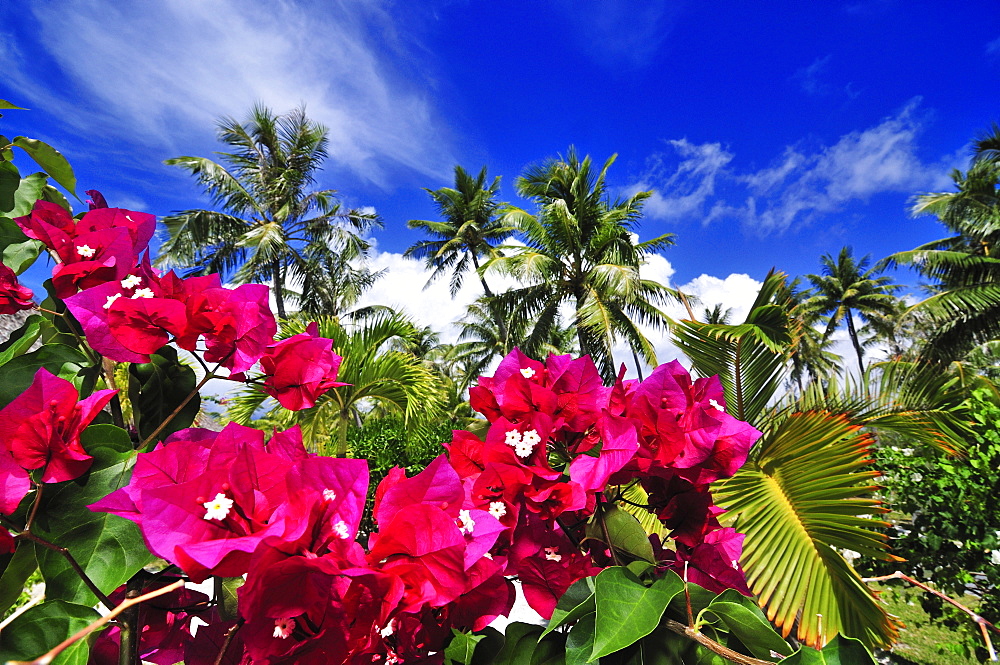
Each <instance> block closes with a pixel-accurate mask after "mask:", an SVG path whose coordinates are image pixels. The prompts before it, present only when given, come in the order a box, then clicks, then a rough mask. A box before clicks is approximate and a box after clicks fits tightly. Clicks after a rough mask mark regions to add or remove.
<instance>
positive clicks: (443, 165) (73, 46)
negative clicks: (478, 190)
mask: <svg viewBox="0 0 1000 665" xmlns="http://www.w3.org/2000/svg"><path fill="white" fill-rule="evenodd" d="M25 11H31V12H33V14H34V17H35V20H36V21H37V23H38V26H39V31H38V33H37V39H38V42H39V44H40V45H41V47H42V48H44V49H45V51H46V52H47V54H48V56H49V57H51V59H52V61H54V62H55V63H56V64H57V65H58V67H59V69H60V74H61V76H64V77H65V81H66V85H61V86H55V85H50V82H48V81H46V83H45V85H44V86H43V85H41V81H42V80H43V78H42V76H43V74H42V73H41V70H40V69H38V68H36V67H35V65H34V63H33V60H31V59H28V58H26V57H24V55H23V53H20V52H18V51H17V50H15V49H14V48H13V47H11V46H8V47H6V48H0V69H2V70H4V72H5V75H6V76H7V77H8V78H9V79H10V80H11V83H13V84H14V85H16V87H18V89H20V90H22V91H23V92H24V93H25V94H27V95H28V96H29V97H31V98H32V103H34V104H36V105H40V106H42V107H45V108H47V109H48V110H50V111H52V112H54V113H56V114H58V115H59V116H60V117H61V118H62V119H63V120H65V121H66V122H75V123H77V125H78V128H79V129H81V130H86V131H87V133H88V134H89V135H91V136H92V137H95V138H96V136H100V138H101V140H102V141H107V140H108V139H109V138H113V139H115V140H120V141H131V140H136V139H135V137H136V136H140V137H142V138H141V139H139V140H141V141H144V142H146V143H147V144H149V145H153V146H156V147H157V148H161V149H166V150H170V151H171V152H173V153H177V152H178V151H179V148H178V146H185V148H184V149H185V150H188V149H190V148H189V146H190V145H191V143H192V142H194V141H193V137H198V138H200V139H202V143H203V144H207V143H208V142H209V141H210V140H211V139H210V136H209V135H210V133H211V131H212V128H213V127H214V123H215V119H216V118H217V117H219V116H221V115H232V116H235V117H237V118H241V117H242V115H243V114H244V113H245V112H246V110H247V109H248V108H249V107H250V105H251V104H252V103H254V102H255V101H262V102H263V103H265V104H267V105H269V106H271V107H272V108H274V109H275V110H279V111H284V110H288V109H289V108H291V107H293V106H295V105H297V104H299V103H305V104H306V105H307V109H308V113H309V115H310V117H311V118H313V119H315V120H318V121H320V122H322V123H324V124H326V125H327V126H328V127H329V129H330V150H329V152H330V155H331V159H332V160H333V161H334V162H335V163H337V164H339V165H340V166H341V167H342V168H345V169H350V170H352V171H354V172H355V173H356V174H357V175H358V176H360V177H361V178H364V179H367V180H370V181H373V182H376V183H385V182H386V176H387V174H386V171H387V170H389V169H393V168H398V167H400V166H402V167H405V168H408V169H413V170H416V171H418V172H421V173H424V174H428V175H434V176H442V177H446V176H447V173H448V168H449V166H450V165H451V163H452V162H453V160H452V158H451V155H450V154H449V150H448V147H447V146H448V139H447V136H446V131H445V128H444V127H443V125H442V124H441V123H440V121H439V119H438V118H437V115H436V112H435V110H434V108H433V106H432V104H431V102H430V100H429V99H428V97H427V94H426V92H425V91H424V90H425V88H426V87H427V85H428V83H429V82H428V81H427V79H426V75H425V74H424V73H423V72H422V70H421V68H420V64H419V59H418V58H416V57H415V54H413V53H409V54H406V51H407V48H408V47H407V45H405V44H401V43H399V42H397V41H395V40H396V37H395V36H394V35H395V31H394V29H393V25H392V18H391V17H390V16H389V15H388V14H387V13H386V11H385V10H383V9H382V5H380V4H376V3H368V2H362V1H361V0H339V1H333V2H325V1H324V2H322V3H318V2H317V3H312V2H299V3H293V2H279V3H242V2H237V0H167V1H165V2H161V3H111V2H107V1H105V0H74V1H71V2H58V3H57V2H55V0H40V1H37V2H32V3H31V4H30V6H26V9H25ZM19 38H20V39H24V35H21V36H19ZM2 41H3V42H7V41H9V40H8V39H6V38H5V39H4V40H2ZM411 50H412V49H411ZM400 51H402V52H403V53H404V55H408V56H409V58H407V57H397V56H398V55H399V52H400ZM389 52H392V53H393V58H392V63H391V64H390V61H389V58H388V57H387V54H388V53H389ZM407 62H409V63H411V65H412V67H411V65H406V64H402V63H407ZM406 67H411V69H406ZM79 100H87V102H85V104H86V103H88V102H89V105H88V106H84V107H82V108H81V107H80V102H79Z"/></svg>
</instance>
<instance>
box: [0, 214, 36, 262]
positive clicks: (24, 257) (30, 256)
mask: <svg viewBox="0 0 1000 665" xmlns="http://www.w3.org/2000/svg"><path fill="white" fill-rule="evenodd" d="M0 247H2V248H3V262H4V263H5V264H7V267H8V268H10V269H11V270H13V271H14V272H16V273H18V274H21V273H22V272H24V271H25V270H27V269H28V267H29V266H30V265H31V264H32V263H34V262H35V259H37V258H38V255H39V253H41V251H42V249H44V247H45V246H44V245H43V244H42V243H41V242H39V241H38V240H32V239H31V238H29V237H28V236H26V235H24V232H23V231H21V229H20V227H18V225H17V224H16V223H15V222H14V220H12V219H9V218H7V217H0Z"/></svg>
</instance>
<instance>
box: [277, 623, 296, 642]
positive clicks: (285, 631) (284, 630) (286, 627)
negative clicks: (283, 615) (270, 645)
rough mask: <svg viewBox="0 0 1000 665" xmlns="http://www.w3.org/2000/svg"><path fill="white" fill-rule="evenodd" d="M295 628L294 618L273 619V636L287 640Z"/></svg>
mask: <svg viewBox="0 0 1000 665" xmlns="http://www.w3.org/2000/svg"><path fill="white" fill-rule="evenodd" d="M293 630H295V619H275V620H274V633H273V635H274V636H275V637H280V638H281V639H283V640H287V639H288V636H289V635H291V634H292V631H293Z"/></svg>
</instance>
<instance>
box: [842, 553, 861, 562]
mask: <svg viewBox="0 0 1000 665" xmlns="http://www.w3.org/2000/svg"><path fill="white" fill-rule="evenodd" d="M842 554H843V555H844V558H845V559H847V561H848V562H849V563H851V564H853V563H854V562H855V561H857V560H858V559H860V558H861V553H860V552H855V551H854V550H844V551H843V552H842Z"/></svg>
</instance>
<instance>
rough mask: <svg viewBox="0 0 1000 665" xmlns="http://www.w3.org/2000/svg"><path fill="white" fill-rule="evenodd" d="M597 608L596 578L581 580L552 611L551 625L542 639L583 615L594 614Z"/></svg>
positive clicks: (568, 590) (567, 590) (569, 589)
mask: <svg viewBox="0 0 1000 665" xmlns="http://www.w3.org/2000/svg"><path fill="white" fill-rule="evenodd" d="M595 607H596V605H595V604H594V578H593V577H584V578H583V579H581V580H577V581H576V582H573V584H571V585H570V587H569V588H568V589H566V593H564V594H563V595H562V598H560V599H559V602H558V603H557V604H556V608H555V609H554V610H552V618H551V619H550V620H549V625H548V626H547V627H546V628H545V630H544V631H543V632H542V637H545V636H546V635H548V634H549V633H551V632H552V631H553V630H555V629H556V628H558V627H559V626H562V625H563V624H567V623H570V622H572V621H576V620H577V619H579V618H580V617H582V616H583V615H585V614H589V613H590V612H593V611H594V609H595Z"/></svg>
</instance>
